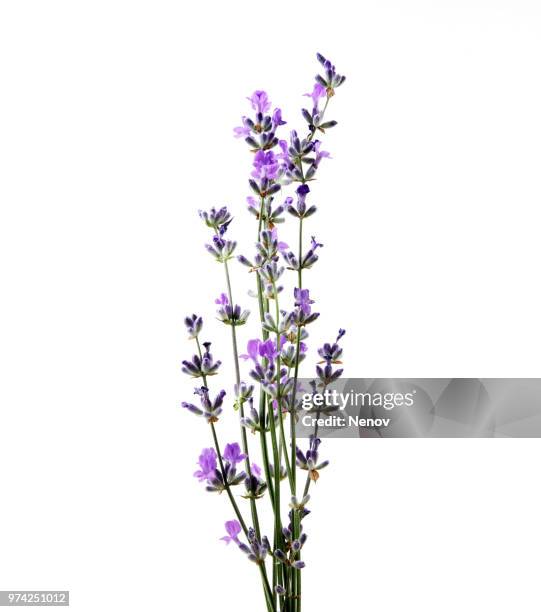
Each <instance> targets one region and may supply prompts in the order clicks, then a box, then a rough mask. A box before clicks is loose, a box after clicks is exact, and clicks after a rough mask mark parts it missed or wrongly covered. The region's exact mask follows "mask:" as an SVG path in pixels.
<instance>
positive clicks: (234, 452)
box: [223, 442, 246, 465]
mask: <svg viewBox="0 0 541 612" xmlns="http://www.w3.org/2000/svg"><path fill="white" fill-rule="evenodd" d="M223 458H224V459H225V460H226V461H229V463H231V464H232V465H237V463H240V462H241V461H243V460H244V459H246V455H244V454H243V453H242V452H241V450H240V446H239V445H238V443H237V442H233V443H232V444H226V445H225V449H224V454H223Z"/></svg>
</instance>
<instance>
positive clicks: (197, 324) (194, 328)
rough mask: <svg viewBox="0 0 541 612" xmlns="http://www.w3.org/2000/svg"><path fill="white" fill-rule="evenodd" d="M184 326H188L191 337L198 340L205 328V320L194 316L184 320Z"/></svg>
mask: <svg viewBox="0 0 541 612" xmlns="http://www.w3.org/2000/svg"><path fill="white" fill-rule="evenodd" d="M184 325H186V329H187V330H188V335H189V337H190V338H197V336H198V335H199V332H200V331H201V329H202V328H203V319H202V318H201V317H198V316H197V315H196V314H194V315H192V316H191V317H186V318H185V319H184Z"/></svg>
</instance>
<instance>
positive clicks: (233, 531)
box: [220, 521, 242, 544]
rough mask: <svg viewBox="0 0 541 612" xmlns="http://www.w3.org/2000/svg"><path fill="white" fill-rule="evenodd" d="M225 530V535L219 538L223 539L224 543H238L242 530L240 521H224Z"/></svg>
mask: <svg viewBox="0 0 541 612" xmlns="http://www.w3.org/2000/svg"><path fill="white" fill-rule="evenodd" d="M225 530H226V532H227V535H226V536H224V537H223V538H220V540H223V541H224V542H225V543H226V544H229V543H230V542H235V544H240V541H239V537H238V536H239V533H240V532H241V531H242V528H241V526H240V523H239V522H238V521H226V523H225Z"/></svg>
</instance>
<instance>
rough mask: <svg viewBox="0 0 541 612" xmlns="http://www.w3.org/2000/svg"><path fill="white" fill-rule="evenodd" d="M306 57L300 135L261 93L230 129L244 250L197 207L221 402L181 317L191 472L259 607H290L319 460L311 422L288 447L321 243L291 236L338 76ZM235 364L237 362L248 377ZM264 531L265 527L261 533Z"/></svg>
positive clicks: (200, 346)
mask: <svg viewBox="0 0 541 612" xmlns="http://www.w3.org/2000/svg"><path fill="white" fill-rule="evenodd" d="M317 59H318V61H319V63H320V64H321V70H320V74H318V75H317V76H316V82H315V84H314V86H313V91H312V92H311V93H308V94H305V95H306V96H307V97H309V98H310V99H311V102H312V104H311V106H312V108H311V110H307V109H305V108H303V109H302V116H303V118H304V120H305V121H306V124H307V126H306V127H305V128H303V129H305V130H306V132H305V134H306V135H305V136H299V134H298V132H297V131H296V130H291V131H290V133H289V137H288V138H287V140H286V139H281V138H280V136H281V135H282V133H283V132H284V131H285V130H286V128H284V127H283V126H285V125H286V121H284V119H283V118H282V111H281V109H280V108H274V110H272V111H271V102H270V100H269V97H268V95H267V93H266V92H265V91H255V92H254V93H253V94H252V95H251V96H250V97H249V98H248V100H249V102H250V104H251V108H252V111H253V112H252V113H251V116H250V117H249V116H244V117H242V125H241V126H239V127H236V128H234V135H235V136H236V137H237V138H244V141H245V142H246V143H247V145H248V147H249V150H250V153H251V154H252V155H253V161H252V170H251V174H250V177H249V180H248V184H249V187H250V189H251V191H252V192H253V195H251V196H249V197H248V198H247V201H248V210H249V212H250V213H251V214H252V215H253V216H254V219H255V225H256V226H257V229H255V228H254V238H256V243H255V253H254V254H251V255H246V256H245V255H236V253H235V251H236V248H237V242H236V241H235V240H233V239H232V238H231V236H230V234H231V231H230V224H231V221H232V216H231V213H230V211H229V210H228V208H227V207H225V206H224V207H221V208H211V209H210V210H209V211H199V216H200V217H201V219H202V221H203V222H204V223H205V225H206V226H207V227H208V229H209V234H210V237H209V241H208V244H207V245H206V250H207V251H208V253H209V254H210V255H211V256H212V257H213V258H214V259H215V260H216V261H217V262H218V263H219V264H221V265H222V266H223V270H224V277H225V278H224V288H225V290H224V293H222V294H221V295H220V296H219V297H218V298H217V299H216V304H217V317H218V319H219V320H220V321H221V322H223V324H225V325H227V326H229V327H230V330H231V341H232V349H233V362H234V366H235V384H234V385H231V387H232V389H231V390H232V393H231V396H232V399H231V400H228V399H227V398H228V397H229V395H228V394H226V391H225V390H224V389H220V387H218V388H214V389H213V388H212V377H214V376H216V375H218V374H219V373H220V366H221V363H222V362H221V361H219V360H215V358H214V357H213V355H212V353H211V343H210V342H208V341H202V335H203V319H202V317H201V316H198V315H195V314H194V315H191V316H188V317H186V319H185V324H186V327H187V330H188V334H189V337H190V339H192V340H193V341H194V343H195V346H196V351H195V354H194V356H193V357H192V358H191V359H189V360H185V361H183V367H182V371H183V372H184V373H185V374H187V375H189V376H190V377H192V378H194V379H196V380H197V384H198V386H197V387H196V388H195V391H194V393H195V395H196V396H197V398H196V399H194V400H193V402H183V403H182V406H183V407H184V408H186V409H187V410H188V411H190V412H192V413H193V414H195V415H198V416H200V417H202V418H201V421H202V422H206V424H207V425H208V430H209V431H208V432H204V433H207V434H208V443H207V444H209V447H208V448H204V449H203V450H202V452H201V455H200V456H199V460H198V469H197V471H196V472H195V474H194V476H195V477H196V478H197V479H198V480H199V481H200V482H201V483H204V485H205V488H206V490H207V491H209V492H211V493H219V494H220V493H224V492H225V494H226V496H227V498H228V500H229V503H230V510H231V517H230V518H231V520H228V521H226V523H225V531H226V535H225V536H224V537H222V538H221V539H222V540H224V541H225V542H226V543H227V544H229V543H233V544H234V545H236V547H238V549H239V550H240V551H241V552H242V553H244V554H245V555H246V557H247V560H249V561H250V562H252V563H253V564H254V566H255V567H257V570H258V573H259V578H260V580H261V585H262V590H263V595H264V605H265V606H266V609H267V610H268V611H269V612H270V611H273V612H278V611H279V610H280V611H283V612H300V611H301V605H302V590H301V578H302V570H303V568H304V567H305V562H304V560H303V559H304V545H305V544H306V540H307V535H306V532H305V530H304V524H305V520H306V517H307V516H308V515H309V514H310V510H309V503H310V486H311V483H313V482H316V481H317V480H318V478H319V472H320V471H321V470H322V469H323V468H324V467H326V466H327V465H328V461H326V460H322V459H321V458H320V453H319V447H320V444H321V440H320V439H319V438H318V437H317V429H316V430H315V431H314V434H313V435H312V436H311V437H310V438H309V440H308V448H307V449H306V450H302V449H301V448H299V446H298V445H297V438H296V431H295V425H296V422H297V420H298V416H299V415H300V411H301V407H300V402H299V400H298V399H297V396H298V394H299V391H300V381H299V370H300V364H301V362H303V361H304V360H305V358H306V356H307V351H308V346H307V339H308V327H309V326H310V325H311V324H312V323H314V322H315V321H316V320H317V319H318V317H319V313H317V312H315V311H314V310H313V306H312V305H313V304H314V303H315V302H314V300H313V299H311V295H310V292H309V290H308V289H307V288H305V287H304V286H303V281H304V278H303V276H304V274H303V273H304V271H305V270H308V269H310V268H312V266H313V265H314V264H315V263H316V262H317V261H318V258H319V249H320V248H321V247H322V246H323V245H322V244H320V243H319V242H317V240H316V239H315V238H314V237H312V238H311V240H310V242H309V243H307V244H305V240H304V237H303V232H304V231H305V224H306V223H312V222H313V221H312V219H310V221H309V222H308V218H309V217H312V216H313V215H314V213H315V212H316V207H315V206H314V205H313V204H311V202H310V187H309V184H310V183H311V182H313V181H314V180H315V179H316V177H317V176H318V171H319V166H320V164H321V162H322V160H324V159H325V158H328V157H329V153H328V152H327V151H324V150H323V148H322V147H323V144H322V141H321V140H320V139H321V138H322V137H323V135H324V134H325V132H326V130H328V129H330V128H332V127H334V126H335V125H336V121H333V120H327V117H326V113H327V110H328V106H329V102H330V101H331V99H332V98H333V96H334V95H335V92H336V89H337V88H338V87H339V86H340V85H342V83H343V82H344V80H345V77H344V76H341V75H340V74H338V73H337V72H336V70H335V67H334V66H333V65H332V63H331V62H330V61H329V60H327V59H326V58H325V57H323V56H322V55H321V54H319V53H318V54H317ZM287 191H290V193H291V195H287ZM284 192H285V193H284ZM287 215H289V216H290V218H292V222H294V223H296V224H297V225H298V245H297V246H296V249H295V250H293V249H291V248H290V247H289V246H288V245H287V244H285V243H284V242H282V241H281V240H280V238H279V236H278V230H277V228H278V226H280V224H281V223H283V222H284V221H285V218H286V216H287ZM235 258H236V260H237V262H239V263H240V264H242V265H243V266H245V267H246V269H247V271H248V272H249V273H251V275H250V276H249V277H248V278H249V279H250V280H251V284H252V283H253V294H254V296H257V303H258V310H259V312H258V317H259V322H260V335H259V337H258V338H254V339H250V340H248V341H247V348H246V353H245V354H239V350H238V346H239V342H240V341H241V339H240V338H239V336H240V330H239V331H237V328H239V327H241V326H243V325H244V324H245V323H246V321H247V320H248V317H249V316H250V312H249V311H248V310H245V309H243V308H242V307H241V306H240V304H239V303H237V302H235V301H234V298H233V291H232V286H231V278H230V271H229V266H230V263H232V260H234V259H235ZM288 277H289V278H290V279H291V283H290V285H291V289H290V290H287V291H286V290H285V289H284V286H283V285H282V284H281V283H283V282H284V281H286V280H287V278H288ZM344 333H345V332H344V330H342V329H341V330H339V332H338V335H337V337H336V339H335V340H333V341H331V342H329V343H325V344H324V345H323V346H322V347H320V348H319V349H318V358H317V360H316V364H315V377H314V380H313V381H312V382H311V388H312V392H314V393H315V392H316V390H318V391H319V392H321V390H325V389H326V388H327V387H328V385H330V384H331V383H332V382H334V381H335V380H337V379H338V378H339V377H340V376H341V374H342V369H341V367H340V365H341V357H342V348H341V347H340V344H339V342H340V340H341V338H342V336H343V335H344ZM242 342H243V343H244V342H245V340H244V341H242ZM241 366H242V368H241ZM241 370H247V372H246V373H247V376H248V377H245V376H244V375H243V374H241ZM247 381H250V382H247ZM220 386H221V385H220ZM226 416H227V417H229V418H237V419H238V421H239V428H240V431H239V433H240V444H239V442H235V441H234V442H229V443H227V444H225V446H222V445H221V442H220V437H219V433H220V420H221V419H223V418H224V417H226ZM252 434H253V435H252ZM261 504H270V509H271V511H272V517H273V521H272V523H273V524H272V525H265V526H264V525H262V524H261V523H260V514H261V515H262V516H263V514H264V513H263V510H262V508H261ZM224 518H225V517H224ZM266 534H269V535H271V534H272V535H271V537H270V538H269V537H268V536H267V535H266ZM259 578H258V579H259Z"/></svg>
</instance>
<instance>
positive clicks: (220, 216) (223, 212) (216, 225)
mask: <svg viewBox="0 0 541 612" xmlns="http://www.w3.org/2000/svg"><path fill="white" fill-rule="evenodd" d="M199 216H200V217H201V219H203V221H204V222H205V225H207V226H208V227H210V228H212V229H213V230H214V231H216V232H218V233H220V234H223V233H225V230H223V228H224V226H225V227H226V228H227V226H228V225H229V223H231V220H232V218H231V215H230V214H229V211H228V210H227V206H222V207H221V208H214V206H213V207H212V208H211V209H210V210H209V211H208V212H207V211H205V210H200V211H199Z"/></svg>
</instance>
